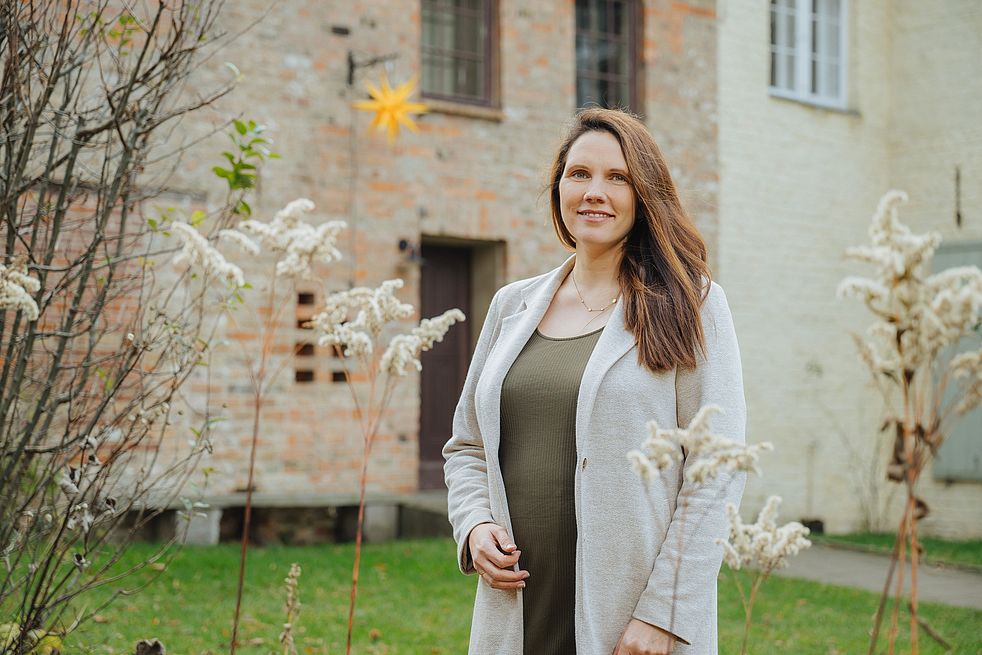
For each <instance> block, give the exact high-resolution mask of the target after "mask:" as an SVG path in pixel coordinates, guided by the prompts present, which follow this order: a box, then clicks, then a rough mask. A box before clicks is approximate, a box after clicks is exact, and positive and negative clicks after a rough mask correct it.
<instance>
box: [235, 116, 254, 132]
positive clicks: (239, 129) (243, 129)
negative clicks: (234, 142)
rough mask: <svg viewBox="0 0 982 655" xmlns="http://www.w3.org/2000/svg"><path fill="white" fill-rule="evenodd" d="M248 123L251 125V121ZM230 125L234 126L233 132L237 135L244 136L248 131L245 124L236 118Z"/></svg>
mask: <svg viewBox="0 0 982 655" xmlns="http://www.w3.org/2000/svg"><path fill="white" fill-rule="evenodd" d="M249 122H250V123H252V121H249ZM232 123H233V124H234V125H235V131H236V132H238V133H239V134H245V133H246V132H248V131H249V128H247V127H246V124H245V123H243V122H242V121H240V120H239V119H237V118H236V119H235V120H234V121H232Z"/></svg>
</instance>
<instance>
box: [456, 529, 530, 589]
mask: <svg viewBox="0 0 982 655" xmlns="http://www.w3.org/2000/svg"><path fill="white" fill-rule="evenodd" d="M467 547H468V548H469V549H470V551H471V560H473V561H474V568H475V569H477V572H478V573H479V574H480V576H481V579H482V580H484V582H486V583H487V584H489V585H491V587H492V588H494V589H521V588H522V587H524V586H525V579H526V578H527V577H529V573H528V571H518V572H517V573H516V572H515V571H513V570H512V568H511V567H513V566H515V564H516V563H517V562H518V557H519V556H520V555H521V554H522V551H520V550H518V548H517V547H516V546H515V544H514V543H513V542H512V539H511V537H509V536H508V531H507V530H505V529H504V528H503V527H501V526H500V525H498V524H496V523H482V524H480V525H478V526H476V527H475V528H474V529H473V530H471V533H470V535H469V536H468V537H467Z"/></svg>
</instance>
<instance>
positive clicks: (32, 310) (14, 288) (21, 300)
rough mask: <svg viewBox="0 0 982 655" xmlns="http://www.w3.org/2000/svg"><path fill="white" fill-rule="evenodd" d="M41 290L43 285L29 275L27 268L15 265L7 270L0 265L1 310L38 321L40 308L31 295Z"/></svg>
mask: <svg viewBox="0 0 982 655" xmlns="http://www.w3.org/2000/svg"><path fill="white" fill-rule="evenodd" d="M40 288H41V283H40V282H39V281H38V280H37V279H36V278H33V277H31V276H29V275H28V274H27V267H25V266H23V265H16V264H15V265H12V266H11V267H10V268H7V267H6V266H4V265H3V264H0V310H7V309H13V310H15V311H20V312H24V315H25V316H26V317H27V320H29V321H36V320H37V318H38V306H37V303H36V302H34V298H32V297H31V294H32V293H37V292H38V290H39V289H40Z"/></svg>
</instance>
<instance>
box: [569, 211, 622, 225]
mask: <svg viewBox="0 0 982 655" xmlns="http://www.w3.org/2000/svg"><path fill="white" fill-rule="evenodd" d="M576 213H577V214H578V215H579V216H582V217H583V218H585V219H586V220H588V221H595V222H600V221H605V220H607V219H609V218H613V217H614V215H613V214H609V213H607V212H603V211H593V210H590V211H580V212H576Z"/></svg>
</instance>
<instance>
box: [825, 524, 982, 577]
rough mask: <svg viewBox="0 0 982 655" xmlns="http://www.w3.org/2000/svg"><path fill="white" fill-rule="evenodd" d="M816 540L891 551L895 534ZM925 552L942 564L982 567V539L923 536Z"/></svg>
mask: <svg viewBox="0 0 982 655" xmlns="http://www.w3.org/2000/svg"><path fill="white" fill-rule="evenodd" d="M810 538H814V540H815V541H817V542H820V543H829V544H837V543H838V544H846V545H850V546H859V547H861V548H863V549H868V550H871V551H875V552H883V553H889V552H891V551H892V550H893V543H894V539H895V537H894V535H892V534H881V533H871V532H860V533H856V534H842V535H827V534H823V535H812V536H811V537H810ZM921 543H922V544H923V545H924V553H925V555H926V556H927V559H928V560H929V561H931V562H936V563H941V564H946V563H948V564H968V565H970V566H974V567H979V568H982V539H966V540H961V541H955V540H949V539H933V538H931V537H922V538H921Z"/></svg>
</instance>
